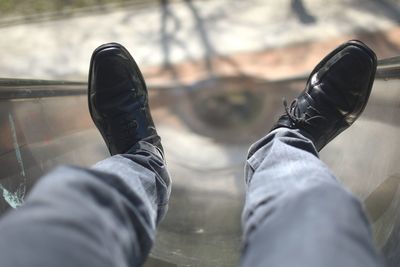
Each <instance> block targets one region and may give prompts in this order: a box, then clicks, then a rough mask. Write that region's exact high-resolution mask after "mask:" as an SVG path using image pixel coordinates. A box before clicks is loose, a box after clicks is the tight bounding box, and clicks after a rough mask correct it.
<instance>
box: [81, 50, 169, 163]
mask: <svg viewBox="0 0 400 267" xmlns="http://www.w3.org/2000/svg"><path fill="white" fill-rule="evenodd" d="M88 93H89V99H88V100H89V111H90V115H91V117H92V119H93V121H94V123H95V124H96V126H97V128H98V129H99V131H100V133H101V135H102V136H103V138H104V141H105V142H106V144H107V147H108V150H109V151H110V153H111V155H115V154H122V153H126V152H127V151H128V150H129V149H130V148H132V147H133V146H134V145H135V144H136V143H137V142H138V141H146V142H149V143H151V144H153V145H155V146H156V147H158V148H159V149H160V150H161V151H162V146H161V140H160V137H159V136H158V134H157V132H156V128H155V126H154V123H153V120H152V118H151V114H150V108H149V105H148V96H147V88H146V84H145V82H144V79H143V76H142V73H141V72H140V70H139V68H138V66H137V65H136V62H135V61H134V59H133V58H132V56H131V55H130V54H129V52H128V51H127V50H126V49H125V48H124V47H123V46H122V45H120V44H117V43H109V44H104V45H102V46H100V47H98V48H97V49H96V50H95V51H94V52H93V55H92V59H91V61H90V70H89V92H88Z"/></svg>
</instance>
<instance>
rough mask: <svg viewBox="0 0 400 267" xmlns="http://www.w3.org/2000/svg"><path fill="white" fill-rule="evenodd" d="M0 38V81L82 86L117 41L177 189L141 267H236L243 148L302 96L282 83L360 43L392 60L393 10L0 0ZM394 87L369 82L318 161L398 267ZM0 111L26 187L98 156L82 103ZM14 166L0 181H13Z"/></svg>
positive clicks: (294, 85) (398, 98)
mask: <svg viewBox="0 0 400 267" xmlns="http://www.w3.org/2000/svg"><path fill="white" fill-rule="evenodd" d="M0 36H1V37H2V38H0V77H2V78H34V79H51V80H54V79H56V80H74V81H86V79H87V72H88V68H89V60H90V56H91V53H92V51H93V50H94V49H95V48H96V47H97V46H99V45H100V44H102V43H106V42H119V43H122V44H123V45H124V46H126V48H128V50H129V51H131V53H132V55H133V56H134V58H135V59H136V60H137V62H138V63H139V65H140V66H141V68H142V70H143V72H144V76H145V78H146V81H147V82H148V84H149V87H150V100H151V101H150V103H151V105H152V112H153V117H154V119H155V121H156V124H157V128H158V130H159V133H160V135H161V136H162V138H163V144H164V147H165V150H166V155H167V160H168V163H169V170H170V172H171V174H172V177H173V180H174V187H173V191H172V197H171V202H170V211H169V213H168V215H167V217H166V219H165V221H164V222H163V223H162V225H161V227H160V229H159V235H158V237H157V241H156V244H155V246H154V249H153V251H152V254H151V257H150V260H149V262H148V263H147V264H148V265H147V266H148V267H150V266H159V267H160V266H162V267H168V266H213V267H214V266H236V265H237V262H238V258H239V252H240V239H241V230H240V213H241V208H242V205H243V196H244V188H245V187H244V183H243V166H244V162H245V157H246V152H247V149H248V147H249V145H250V144H251V143H252V142H254V141H255V140H256V139H257V138H259V137H261V136H262V135H264V134H265V133H266V132H267V131H268V129H269V127H270V126H271V124H272V123H273V121H274V120H275V119H276V117H277V116H279V114H280V113H281V112H282V110H283V108H282V97H286V98H287V99H291V98H292V97H294V96H296V95H297V94H298V92H299V91H300V90H302V88H304V81H302V80H301V79H300V81H299V80H296V79H294V80H293V78H295V77H298V76H299V75H300V76H303V75H307V73H309V72H310V70H311V69H312V68H313V67H314V66H315V64H316V63H318V62H319V60H320V59H321V58H322V57H323V56H324V55H326V54H327V53H328V52H329V51H330V50H332V49H333V48H335V47H336V46H337V45H339V44H340V43H342V42H344V41H346V40H348V39H353V38H357V39H360V40H362V41H364V42H365V43H367V44H368V45H369V46H370V47H371V48H373V49H374V50H375V51H376V53H377V55H378V57H379V58H387V57H393V56H398V55H400V1H394V0H393V1H392V0H336V1H326V0H303V1H301V0H282V1H276V0H246V1H242V0H208V1H195V0H175V1H172V0H150V1H146V0H142V1H140V0H134V1H126V0H119V1H117V0H115V1H102V0H97V1H96V0H68V1H67V0H64V1H62V0H38V1H12V0H0ZM398 89H399V85H398V82H397V81H396V80H395V81H377V82H376V83H375V88H374V90H373V93H372V96H371V100H370V103H369V105H368V107H367V109H366V110H365V112H364V115H363V116H362V117H361V118H360V119H359V120H358V122H357V123H356V124H355V125H354V126H353V127H351V129H349V130H348V131H346V132H345V133H343V134H342V135H341V136H340V138H337V139H335V141H333V142H332V143H331V144H330V145H329V147H327V148H326V149H324V150H323V152H322V153H321V157H322V159H323V160H324V161H326V162H327V164H328V165H329V167H331V168H332V169H333V171H334V173H335V174H337V175H338V177H339V179H340V180H341V181H342V182H343V183H344V184H345V185H346V186H347V187H348V188H350V190H352V191H353V192H355V193H356V194H357V196H358V197H360V198H361V200H363V201H364V203H365V204H366V207H367V210H368V212H369V214H370V216H371V221H372V223H373V231H374V236H375V238H376V240H377V246H378V247H380V248H381V249H382V250H383V252H384V254H385V256H386V257H387V259H389V263H390V265H389V266H393V267H394V266H399V264H400V254H399V253H398V251H400V242H399V238H398V233H400V215H397V214H400V212H399V211H400V191H399V183H400V179H399V177H400V175H399V173H400V166H398V160H397V159H398V158H399V157H400V153H399V151H400V142H398V136H399V134H400V131H399V128H398V126H399V125H400V119H399V118H400V117H399V116H398V114H399V113H400V105H399V103H400V93H399V90H398ZM0 108H2V110H3V113H4V114H2V113H0V115H2V117H0V119H1V118H3V119H4V120H2V121H4V123H2V124H1V123H0V124H1V125H3V126H2V127H1V129H0V131H1V132H4V133H8V132H9V127H8V125H9V120H10V116H11V118H14V119H15V125H16V129H17V135H18V140H19V141H20V143H23V142H25V143H24V149H25V150H23V152H22V158H23V159H24V160H27V159H30V160H31V161H32V162H33V163H32V169H34V168H36V169H35V171H31V172H29V170H28V168H27V171H26V173H27V175H28V178H27V179H28V180H29V179H31V178H32V179H33V178H35V179H37V178H38V177H37V176H38V175H37V174H38V173H42V172H44V171H45V170H48V169H50V168H52V167H54V166H56V165H58V164H65V163H71V164H79V165H90V164H92V163H93V162H94V161H95V160H99V159H101V158H104V157H106V156H107V151H106V150H105V146H104V144H103V142H102V140H101V137H100V136H99V134H98V133H97V131H96V130H95V129H94V127H93V124H91V122H90V118H89V117H88V114H87V107H86V96H82V97H69V98H67V97H64V98H44V99H35V100H25V101H9V102H4V103H3V102H2V105H0ZM10 110H11V111H10ZM38 114H39V115H38ZM36 120H38V121H40V124H39V123H33V122H32V121H36ZM0 121H1V120H0ZM65 121H68V123H64V122H65ZM42 131H43V133H42ZM48 134H49V136H50V137H48ZM52 134H53V135H52ZM42 135H43V136H44V137H45V138H44V137H43V136H42ZM377 137H380V138H377ZM43 140H45V141H43ZM355 140H358V142H355ZM3 143H5V144H8V145H9V146H10V144H11V142H8V143H7V142H3ZM11 147H12V146H11ZM49 150H51V153H50V152H49ZM12 152H13V151H12ZM54 155H57V157H55V156H54ZM7 157H9V158H8V159H9V160H10V161H9V162H13V161H15V159H14V158H15V155H14V154H13V153H9V154H8V155H7ZM18 166H19V165H16V168H15V171H9V170H7V171H9V172H10V173H11V174H12V175H11V174H10V175H9V176H7V179H8V180H7V179H4V180H2V184H3V185H4V184H5V185H8V186H9V185H11V184H13V181H15V180H16V179H17V178H18V175H19V169H18ZM25 166H28V163H26V164H25ZM38 166H39V167H38ZM5 169H11V168H10V166H4V167H3V169H1V170H2V171H3V170H5ZM37 169H40V171H38V170H37ZM30 173H34V174H32V177H30V176H29V175H31V174H30ZM16 177H17V178H16ZM24 179H25V178H24ZM7 183H9V184H7ZM280 245H284V244H280Z"/></svg>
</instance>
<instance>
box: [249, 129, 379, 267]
mask: <svg viewBox="0 0 400 267" xmlns="http://www.w3.org/2000/svg"><path fill="white" fill-rule="evenodd" d="M338 156H339V155H338ZM245 176H246V177H245V179H246V183H247V194H246V203H245V207H244V211H243V217H242V220H243V227H244V248H243V254H242V259H241V265H242V266H246V267H257V266H277V267H278V266H279V267H283V266H284V267H286V266H298V267H303V266H304V267H313V266H315V267H320V266H325V267H327V266H328V267H329V266H332V267H334V266H335V267H337V266H351V267H353V266H354V267H355V266H360V267H368V266H382V261H381V257H380V256H379V254H378V253H377V252H376V250H375V248H374V243H373V239H372V235H371V231H370V226H369V222H368V220H367V218H366V216H365V214H364V211H363V209H362V206H361V204H360V202H359V201H358V200H357V199H356V198H355V197H354V196H353V195H352V194H351V193H349V192H348V191H346V190H345V189H344V188H343V187H342V185H340V184H339V182H338V181H337V180H336V178H335V177H334V176H333V175H332V174H331V172H330V171H329V169H328V168H327V166H326V165H325V164H323V163H322V162H321V160H320V159H319V158H318V153H317V151H316V150H315V148H314V145H313V144H312V142H311V141H310V140H309V139H308V138H306V137H305V136H304V135H302V134H301V133H300V132H299V131H298V130H289V129H286V128H279V129H277V130H275V131H273V132H271V133H270V134H268V135H267V136H266V137H264V138H263V139H261V140H260V141H259V142H257V143H256V144H254V145H253V146H252V147H251V148H250V151H249V158H248V160H247V164H246V175H245Z"/></svg>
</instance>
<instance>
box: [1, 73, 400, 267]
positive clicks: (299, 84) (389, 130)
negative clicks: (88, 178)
mask: <svg viewBox="0 0 400 267" xmlns="http://www.w3.org/2000/svg"><path fill="white" fill-rule="evenodd" d="M24 83H25V85H24V86H21V85H19V86H15V84H14V85H13V84H12V83H11V82H7V81H2V82H1V83H0V162H1V164H0V179H1V180H0V189H1V190H2V197H1V199H0V212H4V211H6V210H8V209H10V208H15V207H17V206H19V205H20V204H21V203H22V202H23V198H24V197H25V196H26V194H27V192H28V191H29V189H30V188H31V187H32V185H33V184H34V183H35V182H36V181H37V180H38V179H39V178H40V176H42V175H43V174H44V173H46V172H47V171H49V170H50V169H52V168H54V167H55V166H58V165H60V164H74V165H81V166H90V165H91V164H93V163H95V162H97V161H99V160H101V159H103V158H105V157H107V156H108V152H107V150H106V147H105V145H104V143H103V141H102V139H101V136H100V135H99V133H98V132H97V130H96V129H95V127H94V125H93V124H92V122H91V119H90V117H89V115H88V110H87V99H86V96H85V95H84V90H85V85H68V84H64V85H63V86H62V87H63V89H65V88H66V89H65V90H67V91H68V88H69V87H73V86H74V87H78V88H80V89H79V90H77V91H75V93H72V94H68V93H64V94H60V93H57V91H58V92H62V90H61V89H60V88H59V87H60V84H58V83H56V82H55V83H54V84H52V85H51V84H50V85H49V84H47V85H43V84H41V83H37V82H34V81H32V82H29V81H27V82H24ZM304 83H305V81H304V80H303V79H292V80H286V81H280V82H275V83H271V82H266V81H263V80H258V79H256V78H252V77H220V78H214V79H210V80H206V81H202V82H198V83H197V84H194V85H193V86H191V87H189V88H184V89H173V88H170V89H168V90H165V89H156V88H150V104H151V106H152V113H153V117H154V120H155V122H156V125H157V128H158V130H159V134H160V135H161V137H162V140H163V144H164V147H165V151H166V158H167V162H168V167H169V170H170V173H171V176H172V178H173V190H172V196H171V201H170V207H169V213H168V215H167V217H166V218H165V220H164V221H163V222H162V224H161V225H160V228H159V232H158V236H157V240H156V243H155V246H154V248H153V250H152V252H151V255H150V259H149V260H148V262H147V263H146V265H145V266H147V267H151V266H159V267H164V266H165V267H168V266H236V265H237V263H238V259H239V254H240V240H241V226H240V214H241V209H242V206H243V200H244V182H243V168H244V161H245V158H246V152H247V150H248V147H249V145H250V144H251V143H252V142H254V141H256V140H257V139H258V138H260V137H262V136H263V135H264V134H265V133H267V132H268V130H269V128H270V127H271V125H272V123H273V122H274V121H275V120H276V118H277V117H278V116H279V115H280V114H281V112H283V105H282V98H283V97H285V98H286V99H288V100H291V99H292V98H293V97H295V96H296V95H297V94H298V93H299V92H300V91H301V90H302V89H303V88H304ZM399 87H400V80H398V79H386V80H385V79H377V80H376V82H375V85H374V88H373V91H372V95H371V98H370V101H369V104H368V106H367V108H366V110H365V112H364V113H363V115H362V116H361V117H360V118H359V120H358V121H357V122H356V123H355V124H354V125H353V126H352V127H351V128H350V129H348V130H347V131H345V132H344V133H342V134H341V135H340V136H339V137H337V138H336V139H335V140H334V141H333V142H331V143H330V144H329V145H328V146H327V147H326V148H324V149H323V150H322V152H321V158H322V159H323V160H324V161H325V162H326V164H327V165H328V166H329V167H330V168H331V169H332V170H333V173H334V174H335V175H336V176H337V177H338V179H339V180H340V181H342V182H343V183H344V184H345V185H346V186H347V187H348V188H349V189H350V190H351V191H353V192H354V193H355V194H356V195H357V196H358V197H360V198H361V199H362V200H363V202H364V204H365V207H366V210H367V212H368V214H369V216H370V219H371V222H372V226H373V233H374V236H375V239H376V243H377V246H378V247H379V248H381V249H382V250H383V253H384V254H385V256H386V258H387V259H388V262H389V264H390V266H398V264H399V263H400V253H399V251H400V245H399V238H398V236H399V234H400V218H399V217H400V192H399V191H400V190H399V184H400V165H399V164H398V159H399V158H400V152H399V151H400V138H399V136H400V129H399V126H400V116H399V115H400V88H399ZM48 88H51V89H52V90H54V92H56V93H54V92H53V93H50V92H49V91H47V90H48ZM59 89H60V90H59ZM24 90H25V91H24ZM18 92H19V93H18ZM46 94H47V95H46ZM50 96H51V97H50Z"/></svg>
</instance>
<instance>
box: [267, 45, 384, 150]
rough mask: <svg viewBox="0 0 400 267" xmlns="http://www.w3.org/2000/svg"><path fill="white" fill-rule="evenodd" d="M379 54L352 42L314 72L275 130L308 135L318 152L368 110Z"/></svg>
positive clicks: (340, 48)
mask: <svg viewBox="0 0 400 267" xmlns="http://www.w3.org/2000/svg"><path fill="white" fill-rule="evenodd" d="M376 61H377V60H376V56H375V53H374V52H373V51H372V50H371V49H370V48H368V47H367V46H366V45H365V44H363V43H362V42H360V41H355V40H354V41H349V42H347V43H345V44H343V45H341V46H339V47H338V48H336V49H335V50H334V51H332V52H331V53H330V54H329V55H328V56H326V57H325V58H324V59H323V60H322V61H321V62H320V63H319V64H318V65H317V66H316V67H315V69H314V70H313V71H312V73H311V75H310V77H309V78H308V82H307V85H306V88H305V90H304V91H303V92H302V93H301V94H300V95H299V96H298V97H297V98H296V99H295V100H294V101H293V102H292V103H291V105H290V107H287V104H286V102H285V103H284V104H285V108H286V114H284V115H282V116H281V117H280V118H279V120H278V122H277V123H276V125H275V126H274V127H273V129H276V128H279V127H287V128H291V129H300V130H302V131H303V132H304V133H306V134H308V135H309V136H310V137H311V138H312V141H313V142H314V144H315V146H316V148H317V150H318V151H319V150H321V149H322V148H323V147H324V146H325V145H326V144H327V143H328V142H329V141H331V140H332V139H333V138H335V137H336V136H337V135H338V134H340V133H341V132H342V131H344V130H345V129H346V128H347V127H349V126H350V125H351V124H352V123H353V122H354V121H355V120H356V119H357V118H358V116H360V114H361V113H362V111H363V110H364V108H365V106H366V104H367V101H368V98H369V95H370V93H371V88H372V84H373V82H374V76H375V71H376V65H377V63H376Z"/></svg>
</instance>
